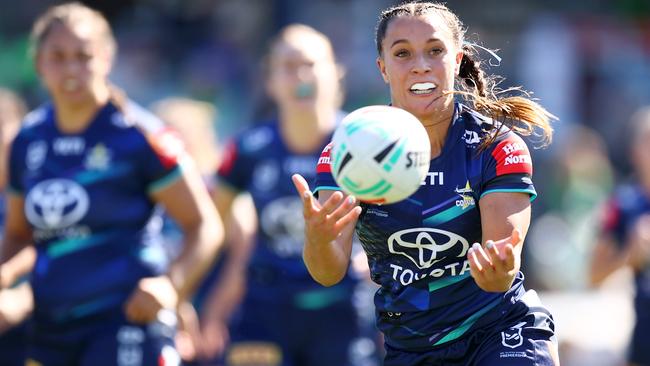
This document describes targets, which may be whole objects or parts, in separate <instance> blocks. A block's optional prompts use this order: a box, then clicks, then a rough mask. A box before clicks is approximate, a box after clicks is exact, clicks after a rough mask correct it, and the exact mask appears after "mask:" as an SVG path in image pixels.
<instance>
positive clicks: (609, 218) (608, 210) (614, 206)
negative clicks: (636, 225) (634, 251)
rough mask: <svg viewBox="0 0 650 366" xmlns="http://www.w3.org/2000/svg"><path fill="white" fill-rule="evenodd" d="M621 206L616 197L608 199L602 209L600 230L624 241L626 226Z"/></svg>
mask: <svg viewBox="0 0 650 366" xmlns="http://www.w3.org/2000/svg"><path fill="white" fill-rule="evenodd" d="M622 214H623V213H622V211H621V206H620V204H619V202H618V200H617V199H616V198H615V197H611V198H610V199H608V200H607V201H606V202H605V204H604V205H603V206H602V207H601V209H600V217H599V221H600V232H601V234H605V235H611V236H613V237H614V238H616V240H617V241H618V242H623V241H624V239H625V238H624V236H625V227H624V225H623V220H622V219H623V217H622V216H623V215H622Z"/></svg>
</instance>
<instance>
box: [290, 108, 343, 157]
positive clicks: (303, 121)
mask: <svg viewBox="0 0 650 366" xmlns="http://www.w3.org/2000/svg"><path fill="white" fill-rule="evenodd" d="M335 118H336V110H335V109H328V110H317V111H315V112H314V113H311V112H306V113H302V112H297V113H287V112H284V113H283V111H282V110H281V111H280V133H281V135H282V138H283V139H284V142H285V143H286V144H287V146H288V147H289V149H290V150H291V151H293V152H296V153H310V152H313V151H314V150H316V149H318V148H320V147H321V146H322V145H323V140H324V139H325V138H327V135H329V134H330V132H331V131H332V130H333V129H334V126H335V124H334V122H335Z"/></svg>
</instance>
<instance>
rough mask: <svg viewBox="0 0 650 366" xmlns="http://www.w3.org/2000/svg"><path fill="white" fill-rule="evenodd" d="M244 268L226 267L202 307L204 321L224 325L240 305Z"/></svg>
mask: <svg viewBox="0 0 650 366" xmlns="http://www.w3.org/2000/svg"><path fill="white" fill-rule="evenodd" d="M246 279H247V276H246V270H245V267H239V268H238V267H235V266H227V267H226V268H224V270H223V271H222V272H221V274H220V276H219V281H218V283H217V286H216V287H215V288H214V290H213V291H212V293H211V295H210V297H209V298H208V300H207V303H206V304H205V306H204V309H205V310H204V312H203V315H204V317H205V318H206V319H215V320H217V321H219V322H223V323H226V322H228V321H229V320H230V318H231V316H232V314H233V313H234V311H235V309H237V307H238V306H239V304H240V303H241V300H242V298H243V296H244V292H245V290H246Z"/></svg>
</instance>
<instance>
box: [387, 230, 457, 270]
mask: <svg viewBox="0 0 650 366" xmlns="http://www.w3.org/2000/svg"><path fill="white" fill-rule="evenodd" d="M468 249H469V243H468V242H467V240H466V239H465V238H463V237H462V236H460V235H458V234H455V233H452V232H450V231H445V230H440V229H434V228H428V227H422V228H415V229H406V230H401V231H398V232H396V233H393V234H392V235H391V236H390V237H389V238H388V250H389V251H390V252H391V253H393V254H401V255H403V256H405V257H407V258H408V259H410V260H411V262H413V263H414V264H415V265H416V266H417V267H418V268H419V269H425V268H429V267H431V266H432V265H433V264H435V263H436V262H440V261H441V260H443V259H445V258H446V257H450V256H456V257H458V258H460V257H464V256H465V254H466V253H467V250H468Z"/></svg>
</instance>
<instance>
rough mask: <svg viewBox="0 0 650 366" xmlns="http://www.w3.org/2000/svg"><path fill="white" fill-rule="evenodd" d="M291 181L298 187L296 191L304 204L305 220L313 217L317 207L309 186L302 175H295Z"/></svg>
mask: <svg viewBox="0 0 650 366" xmlns="http://www.w3.org/2000/svg"><path fill="white" fill-rule="evenodd" d="M291 181H292V182H293V185H294V186H295V187H296V191H297V192H298V195H299V196H300V199H301V200H302V203H303V214H304V216H305V218H308V217H311V215H313V214H314V211H315V207H314V201H313V199H314V198H313V196H312V193H311V191H310V190H309V184H308V183H307V181H306V180H305V178H303V177H302V175H300V174H294V175H292V176H291Z"/></svg>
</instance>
